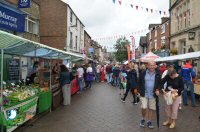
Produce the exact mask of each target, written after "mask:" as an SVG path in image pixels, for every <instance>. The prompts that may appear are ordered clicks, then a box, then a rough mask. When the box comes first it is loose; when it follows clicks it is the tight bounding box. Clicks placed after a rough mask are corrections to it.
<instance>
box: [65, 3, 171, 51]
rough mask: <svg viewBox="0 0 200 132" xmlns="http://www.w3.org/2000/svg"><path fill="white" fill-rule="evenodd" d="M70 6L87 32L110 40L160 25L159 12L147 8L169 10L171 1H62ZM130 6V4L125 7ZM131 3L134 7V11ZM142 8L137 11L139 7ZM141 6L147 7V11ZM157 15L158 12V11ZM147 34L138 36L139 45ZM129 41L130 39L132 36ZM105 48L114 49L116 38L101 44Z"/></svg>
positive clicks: (135, 35)
mask: <svg viewBox="0 0 200 132" xmlns="http://www.w3.org/2000/svg"><path fill="white" fill-rule="evenodd" d="M62 1H65V2H66V3H68V4H69V5H70V6H71V8H72V9H73V10H74V12H75V14H76V15H77V16H78V17H79V19H80V20H81V21H82V22H83V24H84V25H85V30H86V31H87V32H88V33H89V34H90V36H91V37H92V38H102V37H110V36H114V35H120V34H127V33H132V32H137V31H140V30H144V29H148V25H149V24H150V23H160V22H161V17H162V16H164V15H160V14H159V12H157V13H151V11H150V10H149V12H148V13H147V11H146V8H149V9H153V10H161V11H168V9H169V0H121V1H122V5H121V6H120V5H119V2H118V1H119V0H116V3H115V4H114V3H113V0H62ZM125 3H126V4H125ZM130 4H133V6H134V7H133V8H131V6H130ZM136 5H137V6H139V8H138V10H136V7H135V6H136ZM140 7H144V9H143V11H142V10H141V8H140ZM154 12H155V11H154ZM145 34H146V32H143V33H137V34H134V35H133V36H134V37H135V38H136V46H138V43H139V38H140V36H142V35H145ZM127 38H128V39H129V40H130V37H129V35H128V36H127ZM98 42H99V43H100V44H101V45H103V46H107V47H109V49H108V50H112V49H111V48H110V47H112V46H113V45H114V44H115V42H116V39H111V40H110V39H107V40H103V41H102V40H101V41H98Z"/></svg>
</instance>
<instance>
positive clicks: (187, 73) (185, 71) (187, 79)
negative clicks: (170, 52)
mask: <svg viewBox="0 0 200 132" xmlns="http://www.w3.org/2000/svg"><path fill="white" fill-rule="evenodd" d="M181 74H182V77H183V79H184V92H183V104H184V105H186V106H187V105H188V88H190V95H191V97H192V107H195V106H196V99H195V94H194V84H193V82H192V80H193V78H195V76H196V73H195V71H194V69H193V66H192V63H191V61H190V60H187V61H186V64H185V65H184V66H183V67H182V71H181Z"/></svg>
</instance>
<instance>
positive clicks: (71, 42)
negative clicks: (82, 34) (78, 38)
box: [70, 32, 73, 49]
mask: <svg viewBox="0 0 200 132" xmlns="http://www.w3.org/2000/svg"><path fill="white" fill-rule="evenodd" d="M72 35H73V34H72V32H70V49H73V37H72Z"/></svg>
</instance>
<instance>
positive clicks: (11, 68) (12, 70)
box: [8, 59, 20, 81]
mask: <svg viewBox="0 0 200 132" xmlns="http://www.w3.org/2000/svg"><path fill="white" fill-rule="evenodd" d="M19 68H20V61H19V60H18V59H9V60H8V73H9V80H10V81H18V80H19V76H20V74H19V72H20V70H19Z"/></svg>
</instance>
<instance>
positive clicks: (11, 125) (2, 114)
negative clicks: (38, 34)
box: [0, 31, 82, 132]
mask: <svg viewBox="0 0 200 132" xmlns="http://www.w3.org/2000/svg"><path fill="white" fill-rule="evenodd" d="M0 50H1V61H0V64H1V70H0V71H1V85H0V86H1V89H0V92H1V93H0V110H1V111H0V126H2V127H1V128H4V129H5V130H6V131H8V132H11V131H13V130H15V129H16V128H17V127H18V126H19V125H21V124H23V123H24V122H26V121H28V120H30V119H32V118H33V117H34V116H35V115H36V110H37V109H38V113H42V112H44V111H46V110H49V109H51V106H54V107H56V106H57V105H58V104H60V101H61V90H60V89H59V84H58V83H53V80H52V78H53V76H52V60H54V59H59V60H64V59H75V58H82V56H80V55H77V54H74V53H70V52H65V51H62V50H58V49H55V48H52V47H49V46H46V45H42V44H40V43H37V42H33V41H30V40H27V39H24V38H21V37H18V36H15V35H12V34H10V33H7V32H4V31H0ZM7 56H9V60H8V61H7V60H6V61H5V58H6V57H7ZM22 57H27V58H34V59H35V60H37V61H40V59H41V58H43V62H42V65H43V66H42V68H41V69H40V70H38V72H37V78H34V79H35V80H34V81H36V82H37V85H35V84H33V85H32V84H31V85H28V86H27V85H25V83H23V82H21V81H20V80H21V78H22V76H23V75H21V74H20V73H21V72H22V70H24V69H28V68H24V67H26V64H23V63H22V62H24V61H25V60H23V61H22ZM5 62H8V67H6V65H5ZM7 69H8V74H9V75H8V77H7V75H5V76H4V73H5V71H6V70H7ZM25 71H26V70H25ZM38 73H39V74H38ZM6 79H9V80H6ZM4 81H5V82H4ZM58 89H59V90H58ZM57 93H59V94H57ZM57 95H59V97H58V96H57ZM54 97H55V98H54ZM58 98H59V100H60V101H57V100H58ZM52 102H53V103H52Z"/></svg>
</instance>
